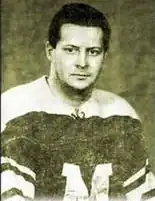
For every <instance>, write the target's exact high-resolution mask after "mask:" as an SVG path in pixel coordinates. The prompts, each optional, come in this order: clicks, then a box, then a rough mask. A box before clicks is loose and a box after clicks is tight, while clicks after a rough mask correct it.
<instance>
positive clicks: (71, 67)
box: [51, 24, 104, 90]
mask: <svg viewBox="0 0 155 201" xmlns="http://www.w3.org/2000/svg"><path fill="white" fill-rule="evenodd" d="M60 33H61V35H60V36H61V37H60V40H59V41H58V43H57V45H56V48H55V49H53V50H52V65H51V71H53V70H54V71H55V74H56V79H57V81H59V82H60V84H67V85H68V86H70V87H72V88H74V89H78V90H84V89H86V88H88V87H90V86H92V85H93V84H94V83H95V81H96V79H97V77H98V75H99V73H100V70H101V67H102V64H103V61H104V50H103V32H102V30H101V28H98V27H85V26H79V25H74V24H64V25H62V27H61V32H60ZM52 68H54V69H52Z"/></svg>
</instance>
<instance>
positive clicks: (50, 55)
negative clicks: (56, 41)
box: [45, 41, 53, 62]
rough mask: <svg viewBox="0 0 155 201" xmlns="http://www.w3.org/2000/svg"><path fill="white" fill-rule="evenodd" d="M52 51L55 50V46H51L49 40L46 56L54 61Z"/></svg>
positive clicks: (46, 44)
mask: <svg viewBox="0 0 155 201" xmlns="http://www.w3.org/2000/svg"><path fill="white" fill-rule="evenodd" d="M52 51H53V47H52V46H51V44H50V43H49V41H46V42H45V52H46V57H47V59H48V60H49V61H50V62H51V61H52Z"/></svg>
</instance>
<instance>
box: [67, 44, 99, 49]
mask: <svg viewBox="0 0 155 201" xmlns="http://www.w3.org/2000/svg"><path fill="white" fill-rule="evenodd" d="M64 47H73V48H76V49H79V48H80V47H79V46H76V45H71V44H66V45H64ZM86 49H87V50H90V49H100V50H103V47H99V46H92V47H87V48H86Z"/></svg>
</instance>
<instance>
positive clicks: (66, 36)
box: [60, 24, 103, 46]
mask: <svg viewBox="0 0 155 201" xmlns="http://www.w3.org/2000/svg"><path fill="white" fill-rule="evenodd" d="M60 42H61V43H63V44H73V45H77V46H80V45H83V46H102V44H103V31H102V29H101V28H100V27H86V26H80V25H74V24H63V25H62V27H61V29H60Z"/></svg>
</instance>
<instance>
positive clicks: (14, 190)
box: [1, 188, 33, 201]
mask: <svg viewBox="0 0 155 201" xmlns="http://www.w3.org/2000/svg"><path fill="white" fill-rule="evenodd" d="M15 195H19V196H21V197H23V198H24V199H25V201H33V199H32V198H30V197H27V196H24V195H23V193H22V191H21V190H19V189H17V188H12V189H10V190H8V191H6V192H4V193H3V194H2V196H1V199H2V200H5V199H8V198H11V197H13V196H15Z"/></svg>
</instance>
